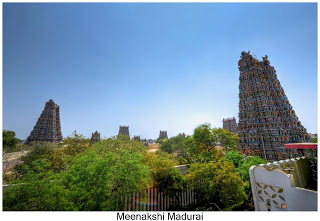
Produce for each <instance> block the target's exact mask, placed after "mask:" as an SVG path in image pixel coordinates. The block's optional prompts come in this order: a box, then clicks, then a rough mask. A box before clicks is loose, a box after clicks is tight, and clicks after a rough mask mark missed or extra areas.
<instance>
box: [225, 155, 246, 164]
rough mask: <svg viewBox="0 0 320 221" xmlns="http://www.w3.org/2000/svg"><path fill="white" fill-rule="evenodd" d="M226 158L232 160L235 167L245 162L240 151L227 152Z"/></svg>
mask: <svg viewBox="0 0 320 221" xmlns="http://www.w3.org/2000/svg"><path fill="white" fill-rule="evenodd" d="M225 158H226V160H228V161H230V162H232V163H233V165H234V166H235V168H238V167H239V166H240V165H241V164H242V163H243V162H244V157H243V156H242V155H241V154H240V152H238V151H229V152H227V153H226V156H225Z"/></svg>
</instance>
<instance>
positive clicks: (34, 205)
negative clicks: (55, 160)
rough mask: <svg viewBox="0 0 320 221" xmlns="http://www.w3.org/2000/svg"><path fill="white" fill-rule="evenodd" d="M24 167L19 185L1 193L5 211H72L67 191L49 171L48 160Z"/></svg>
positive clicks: (58, 178)
mask: <svg viewBox="0 0 320 221" xmlns="http://www.w3.org/2000/svg"><path fill="white" fill-rule="evenodd" d="M31 164H32V167H26V168H25V169H26V174H25V176H24V177H23V178H22V180H21V181H20V183H17V181H16V184H13V186H12V187H11V188H9V189H8V190H6V191H4V192H3V210H5V211H28V210H32V211H57V210H73V208H74V207H73V203H72V202H71V201H70V200H69V198H68V194H69V192H68V190H66V189H65V188H64V186H63V185H62V182H61V181H62V180H61V178H60V177H59V176H57V175H54V174H53V172H52V171H50V163H49V161H48V160H44V159H38V160H35V161H33V162H32V163H31Z"/></svg>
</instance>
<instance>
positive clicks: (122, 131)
mask: <svg viewBox="0 0 320 221" xmlns="http://www.w3.org/2000/svg"><path fill="white" fill-rule="evenodd" d="M118 135H125V136H129V137H130V135H129V126H120V128H119V133H118Z"/></svg>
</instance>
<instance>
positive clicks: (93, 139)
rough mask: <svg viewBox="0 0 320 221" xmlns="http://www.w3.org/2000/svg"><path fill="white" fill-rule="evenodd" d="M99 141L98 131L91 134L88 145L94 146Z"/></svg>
mask: <svg viewBox="0 0 320 221" xmlns="http://www.w3.org/2000/svg"><path fill="white" fill-rule="evenodd" d="M99 141H100V133H98V131H96V132H94V133H92V136H91V139H90V144H95V143H98V142H99Z"/></svg>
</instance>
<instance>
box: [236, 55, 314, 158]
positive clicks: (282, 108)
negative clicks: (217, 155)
mask: <svg viewBox="0 0 320 221" xmlns="http://www.w3.org/2000/svg"><path fill="white" fill-rule="evenodd" d="M238 65H239V71H240V78H239V79H240V85H239V100H240V101H239V123H238V135H239V138H240V141H239V146H240V149H241V151H242V153H244V154H246V155H257V156H260V157H262V158H265V157H266V158H267V159H271V160H280V159H285V158H286V157H285V155H286V154H291V155H292V156H295V153H293V152H294V151H292V150H288V151H285V150H284V148H279V147H283V145H284V144H285V143H292V142H303V141H307V140H308V139H309V138H308V134H307V132H306V129H305V128H304V127H303V126H302V125H301V123H300V121H299V120H298V117H297V115H296V114H295V111H294V110H293V109H292V106H291V105H290V103H289V101H288V98H287V96H286V95H285V92H284V90H283V88H282V87H281V85H280V82H279V80H278V79H277V74H276V70H275V69H274V67H272V66H270V62H269V60H268V56H265V57H263V61H258V60H257V59H255V58H253V57H252V55H250V51H249V52H248V53H246V52H244V51H243V52H242V53H241V59H240V60H239V63H238ZM292 156H291V157H292Z"/></svg>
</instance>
